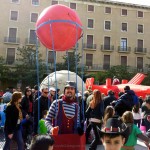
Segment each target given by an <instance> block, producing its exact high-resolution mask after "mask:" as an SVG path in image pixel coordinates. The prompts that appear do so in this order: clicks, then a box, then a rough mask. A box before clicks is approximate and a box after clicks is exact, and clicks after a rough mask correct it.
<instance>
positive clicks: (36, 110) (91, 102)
mask: <svg viewBox="0 0 150 150" xmlns="http://www.w3.org/2000/svg"><path fill="white" fill-rule="evenodd" d="M114 85H115V83H114ZM0 116H1V122H0V127H2V128H3V127H4V133H5V140H6V142H5V145H4V148H3V149H4V150H9V149H10V147H11V141H12V140H13V139H15V140H16V142H17V146H18V150H24V149H31V150H34V149H39V147H41V144H42V143H45V148H44V147H43V148H44V149H43V150H52V149H53V146H55V140H54V139H53V135H57V134H78V135H79V136H82V135H85V137H86V143H87V144H89V150H96V149H97V146H98V145H99V144H103V146H104V149H105V150H120V149H121V150H128V149H130V150H134V146H135V145H136V144H137V139H138V138H139V139H140V140H142V141H143V142H145V144H146V146H147V147H148V148H149V142H150V96H149V95H147V96H146V98H145V99H142V97H141V96H140V97H137V95H136V94H135V92H134V91H133V90H132V89H130V87H129V86H125V87H124V92H120V93H119V95H118V97H116V96H115V93H114V91H112V90H109V91H108V93H107V95H106V96H105V95H104V94H103V93H101V91H99V90H98V89H94V90H92V87H89V88H88V89H87V90H86V91H85V92H84V93H83V94H82V93H80V92H79V91H78V89H77V86H76V83H75V82H74V81H67V82H66V85H65V86H64V91H63V93H60V89H55V88H53V87H51V88H50V89H48V88H47V87H43V88H42V89H41V91H39V88H38V86H37V85H36V86H34V88H33V89H31V87H30V86H27V87H26V88H25V90H24V92H22V91H21V89H16V90H14V91H10V90H9V89H7V90H6V92H5V93H4V94H3V95H2V96H1V97H0ZM141 126H144V127H145V132H146V133H144V131H142V130H141V129H140V127H141ZM31 141H32V142H31ZM56 143H57V142H56ZM110 147H111V148H110Z"/></svg>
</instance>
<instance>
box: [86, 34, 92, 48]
mask: <svg viewBox="0 0 150 150" xmlns="http://www.w3.org/2000/svg"><path fill="white" fill-rule="evenodd" d="M87 48H93V35H87Z"/></svg>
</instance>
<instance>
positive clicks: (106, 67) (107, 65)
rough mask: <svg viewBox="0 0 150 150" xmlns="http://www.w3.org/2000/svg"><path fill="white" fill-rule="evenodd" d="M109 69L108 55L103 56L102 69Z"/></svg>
mask: <svg viewBox="0 0 150 150" xmlns="http://www.w3.org/2000/svg"><path fill="white" fill-rule="evenodd" d="M109 68H110V55H104V62H103V69H106V70H108V69H109Z"/></svg>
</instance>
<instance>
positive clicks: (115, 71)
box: [93, 66, 136, 84]
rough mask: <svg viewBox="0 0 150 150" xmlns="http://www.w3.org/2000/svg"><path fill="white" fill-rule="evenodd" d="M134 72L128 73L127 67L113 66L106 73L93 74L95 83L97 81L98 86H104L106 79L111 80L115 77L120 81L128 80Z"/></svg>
mask: <svg viewBox="0 0 150 150" xmlns="http://www.w3.org/2000/svg"><path fill="white" fill-rule="evenodd" d="M135 74H136V72H134V71H133V72H130V71H129V67H127V66H113V67H111V68H110V69H109V70H107V71H100V72H98V73H97V74H95V76H94V75H93V76H94V78H95V81H99V83H100V84H104V83H105V82H106V78H111V79H112V78H113V77H114V76H116V77H117V78H118V79H120V81H121V80H122V79H127V80H130V79H131V78H132V77H133V76H134V75H135Z"/></svg>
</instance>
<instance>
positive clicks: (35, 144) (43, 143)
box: [30, 135, 54, 150]
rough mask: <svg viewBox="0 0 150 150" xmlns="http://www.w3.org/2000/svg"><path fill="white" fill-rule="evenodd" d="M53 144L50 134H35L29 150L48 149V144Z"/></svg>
mask: <svg viewBox="0 0 150 150" xmlns="http://www.w3.org/2000/svg"><path fill="white" fill-rule="evenodd" d="M52 145H54V139H53V138H52V136H50V135H37V136H35V137H34V138H33V140H32V142H31V146H30V150H41V149H42V150H48V148H49V146H52Z"/></svg>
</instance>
